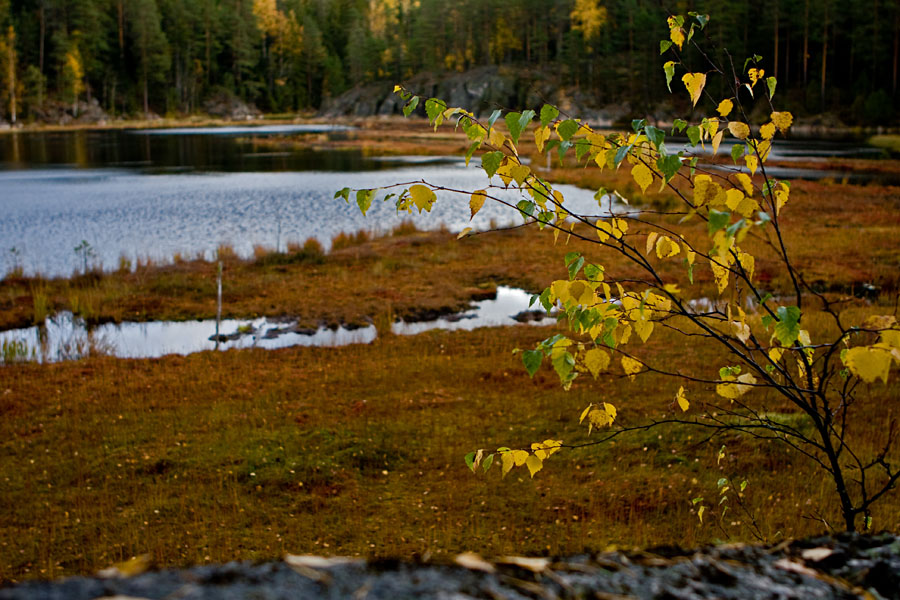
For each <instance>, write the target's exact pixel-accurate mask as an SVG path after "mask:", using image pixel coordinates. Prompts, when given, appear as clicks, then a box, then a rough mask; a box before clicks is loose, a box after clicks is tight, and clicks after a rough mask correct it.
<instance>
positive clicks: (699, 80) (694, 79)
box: [681, 73, 706, 106]
mask: <svg viewBox="0 0 900 600" xmlns="http://www.w3.org/2000/svg"><path fill="white" fill-rule="evenodd" d="M681 81H682V83H684V87H685V88H687V91H688V93H689V94H690V95H691V104H692V106H697V100H699V99H700V94H701V93H702V92H703V88H704V87H705V86H706V73H685V74H684V75H683V76H682V77H681Z"/></svg>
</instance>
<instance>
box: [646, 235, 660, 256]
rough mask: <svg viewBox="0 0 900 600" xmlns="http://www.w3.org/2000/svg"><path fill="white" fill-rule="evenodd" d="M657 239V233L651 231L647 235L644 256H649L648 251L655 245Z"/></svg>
mask: <svg viewBox="0 0 900 600" xmlns="http://www.w3.org/2000/svg"><path fill="white" fill-rule="evenodd" d="M658 237H659V233H657V232H655V231H651V232H650V233H649V234H648V235H647V252H646V254H650V251H651V250H653V245H654V244H655V243H656V238H658Z"/></svg>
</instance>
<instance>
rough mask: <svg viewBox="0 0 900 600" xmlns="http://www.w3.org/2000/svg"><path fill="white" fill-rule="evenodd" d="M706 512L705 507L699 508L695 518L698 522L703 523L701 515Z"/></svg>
mask: <svg viewBox="0 0 900 600" xmlns="http://www.w3.org/2000/svg"><path fill="white" fill-rule="evenodd" d="M704 512H706V507H705V506H701V507H700V510H698V511H697V517H698V518H699V519H700V522H701V523H702V522H703V513H704Z"/></svg>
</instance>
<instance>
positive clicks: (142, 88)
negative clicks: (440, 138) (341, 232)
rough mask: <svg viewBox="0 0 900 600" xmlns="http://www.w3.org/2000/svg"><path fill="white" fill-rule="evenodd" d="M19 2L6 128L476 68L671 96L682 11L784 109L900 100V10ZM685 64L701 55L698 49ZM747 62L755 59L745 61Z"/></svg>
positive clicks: (279, 97) (295, 95) (9, 26)
mask: <svg viewBox="0 0 900 600" xmlns="http://www.w3.org/2000/svg"><path fill="white" fill-rule="evenodd" d="M672 4H673V6H666V7H665V8H663V7H661V6H660V5H659V3H657V2H653V1H648V0H606V1H604V2H600V1H599V0H550V1H545V0H502V1H500V0H459V1H458V2H451V3H447V2H442V1H437V0H384V1H367V0H283V1H282V0H279V1H278V2H276V0H130V1H126V0H3V1H2V2H0V27H2V31H3V34H4V35H3V36H2V41H0V55H2V62H3V69H2V75H0V89H2V90H3V102H2V109H0V115H2V116H3V117H5V118H6V120H7V121H16V120H28V119H38V120H39V119H41V117H42V116H43V115H45V113H46V112H47V109H48V103H62V105H64V106H65V105H71V106H72V109H71V110H72V112H74V113H76V115H75V116H77V112H78V104H77V101H83V102H88V103H90V102H91V101H92V100H96V101H97V102H98V103H99V106H100V107H101V108H103V110H105V111H106V112H107V113H108V114H110V115H139V114H142V113H143V114H147V113H151V112H152V113H155V114H159V115H177V114H187V113H193V112H195V111H198V110H201V109H202V108H203V106H204V103H205V102H206V101H207V100H209V99H210V98H213V97H216V96H219V95H221V94H226V95H231V96H236V97H237V98H239V99H241V100H243V101H245V102H248V103H253V104H255V106H257V107H258V108H259V109H260V110H262V111H264V112H266V113H284V112H294V111H301V110H316V109H318V108H320V107H321V106H322V105H323V103H326V102H327V101H328V99H329V98H334V97H337V96H339V95H340V94H342V93H343V92H345V91H347V90H348V89H349V88H351V87H353V86H355V85H358V84H365V83H368V82H373V81H388V82H390V83H392V84H393V83H395V82H397V81H402V80H407V79H409V78H411V77H413V76H414V75H416V74H420V73H432V74H437V75H440V74H442V73H443V74H446V73H448V72H450V73H452V72H466V71H469V70H472V69H476V68H478V67H484V66H499V67H503V68H505V69H510V70H513V71H516V70H531V71H537V72H538V73H539V74H540V77H541V78H543V79H545V80H550V81H553V82H557V83H558V84H563V83H564V84H565V85H574V86H576V87H577V88H578V89H580V90H582V91H583V92H584V93H585V94H589V95H590V96H591V97H592V98H593V102H595V105H596V106H602V105H606V104H611V103H623V102H629V103H630V104H631V105H632V106H634V107H635V110H636V111H637V112H641V111H649V110H650V109H652V107H654V106H656V105H658V104H660V103H661V102H664V101H665V100H666V98H667V90H666V88H665V85H663V82H662V78H661V77H659V72H660V66H659V64H658V63H659V60H658V59H659V52H658V45H657V41H658V40H659V39H661V38H662V37H664V36H665V34H666V30H665V16H666V15H667V14H668V11H676V12H677V11H683V10H693V11H699V12H707V13H711V14H715V15H716V19H717V28H716V31H715V33H714V34H712V35H713V37H712V39H711V40H710V41H711V42H712V44H714V45H715V46H718V47H727V48H728V49H729V50H730V51H731V52H732V54H733V56H735V57H744V56H749V55H751V54H752V53H756V54H759V55H762V56H763V57H764V61H763V64H764V66H765V68H766V70H767V71H768V72H769V74H770V75H774V76H775V77H777V78H778V81H779V87H780V89H781V90H782V98H783V101H784V102H785V104H786V106H785V108H786V109H790V110H792V111H794V113H795V114H797V115H799V116H803V115H805V114H818V113H823V112H833V113H836V116H837V117H839V118H840V119H841V120H842V121H843V122H845V123H849V124H867V125H871V124H876V123H877V124H885V123H886V122H890V121H892V120H893V118H894V114H895V112H896V111H895V107H896V106H897V77H898V48H900V5H898V2H896V0H887V1H885V0H881V1H876V2H869V1H862V0H853V1H850V2H836V1H835V0H822V1H815V2H811V1H810V0H764V1H763V2H762V4H758V3H751V2H719V1H698V2H689V3H672ZM686 59H687V60H694V61H695V62H699V57H692V56H690V54H688V55H687V57H686ZM735 60H742V59H737V58H736V59H735Z"/></svg>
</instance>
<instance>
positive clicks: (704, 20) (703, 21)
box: [691, 13, 709, 29]
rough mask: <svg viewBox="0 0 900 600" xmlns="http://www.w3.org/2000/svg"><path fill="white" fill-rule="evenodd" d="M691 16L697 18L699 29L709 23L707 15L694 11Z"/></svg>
mask: <svg viewBox="0 0 900 600" xmlns="http://www.w3.org/2000/svg"><path fill="white" fill-rule="evenodd" d="M691 16H692V17H694V18H695V19H697V22H698V23H700V29H703V28H705V27H706V24H707V23H709V15H698V14H696V13H695V14H692V15H691Z"/></svg>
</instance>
